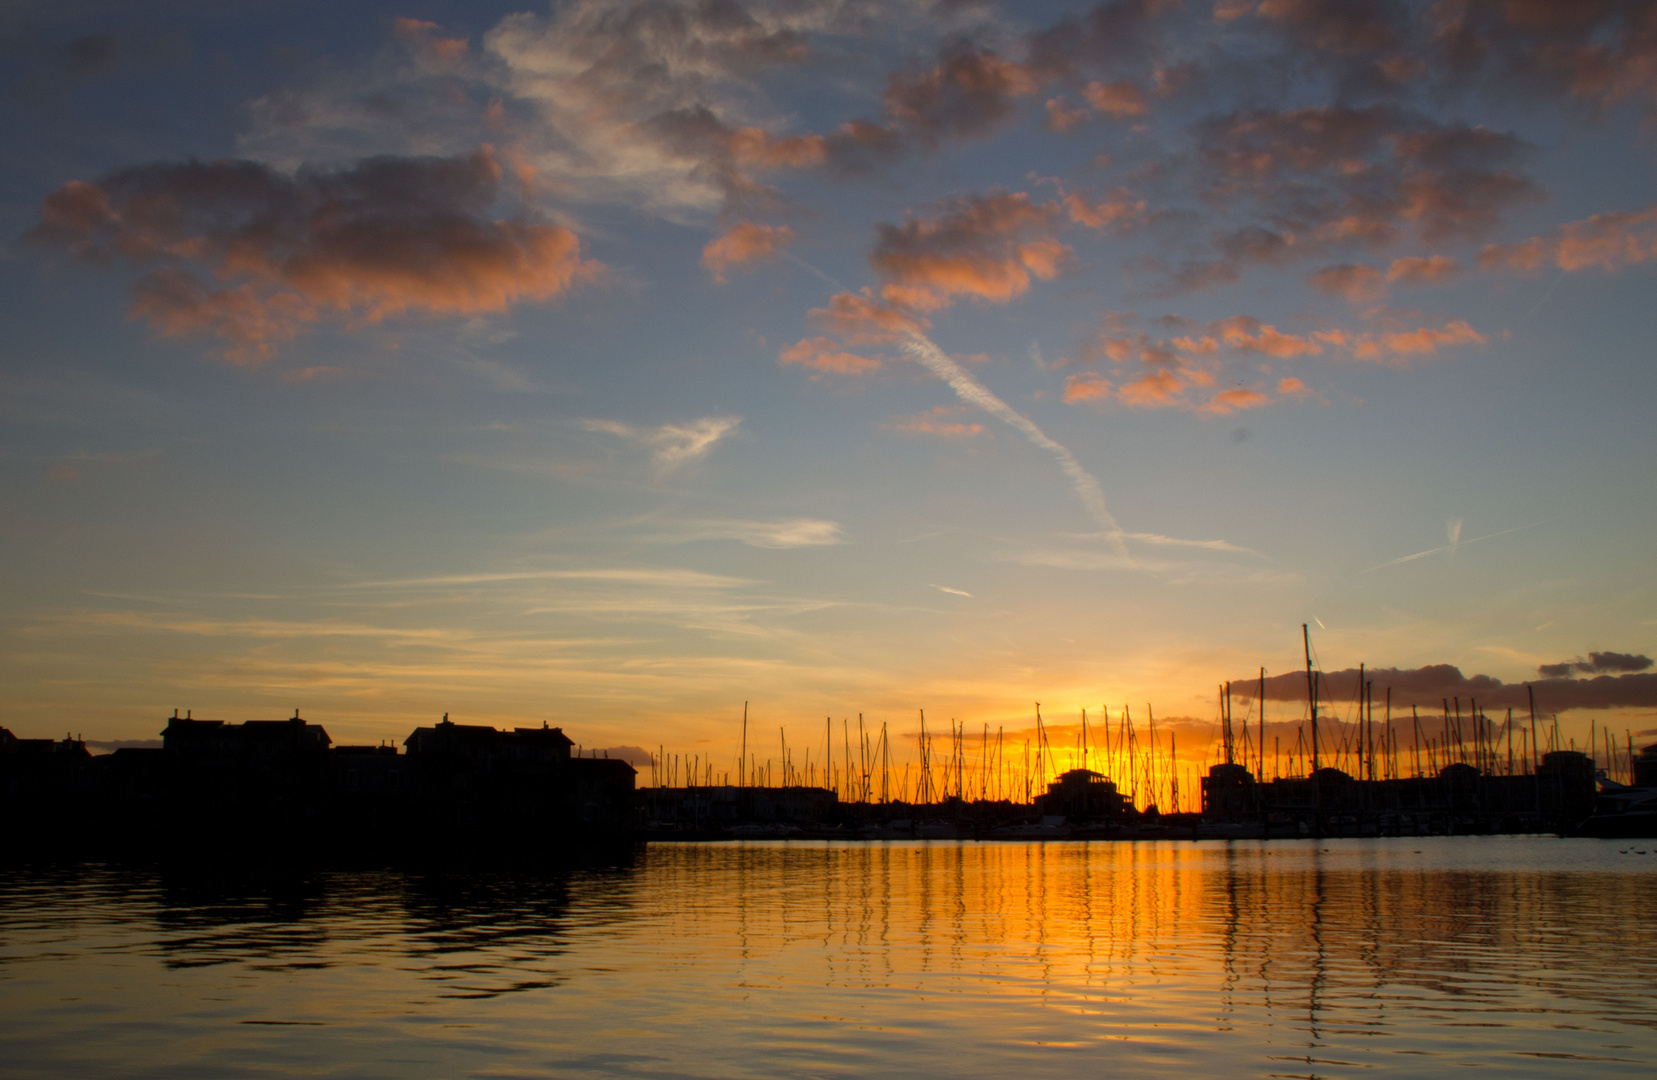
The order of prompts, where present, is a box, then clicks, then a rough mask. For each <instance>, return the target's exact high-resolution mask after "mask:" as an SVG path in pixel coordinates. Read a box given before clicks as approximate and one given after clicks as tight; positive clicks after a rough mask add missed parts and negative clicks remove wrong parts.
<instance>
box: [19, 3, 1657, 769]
mask: <svg viewBox="0 0 1657 1080" xmlns="http://www.w3.org/2000/svg"><path fill="white" fill-rule="evenodd" d="M0 40H3V47H4V48H5V50H6V53H7V55H8V57H9V59H8V62H7V64H6V68H7V70H8V71H9V72H10V74H9V75H8V76H7V77H6V78H7V86H6V87H5V92H6V98H5V101H6V105H5V108H4V117H5V121H4V122H5V124H6V127H7V129H8V138H6V140H5V142H4V145H5V147H6V151H5V156H4V159H3V162H4V164H3V168H0V226H3V230H0V231H3V233H4V236H5V238H6V246H5V249H4V250H5V257H4V259H3V261H0V276H3V277H0V280H3V282H4V288H3V290H0V314H3V324H0V325H3V329H0V386H3V387H4V391H3V393H0V492H3V498H0V503H3V509H0V561H3V565H4V566H5V568H6V569H5V572H4V574H3V575H0V587H3V589H4V598H5V602H4V605H3V614H0V672H3V677H0V685H3V686H4V687H5V689H4V691H3V694H4V700H3V707H4V710H5V720H4V721H3V722H4V723H5V724H6V725H7V726H8V727H11V728H12V729H13V730H14V731H17V732H18V733H19V734H31V735H32V734H48V733H53V732H60V731H62V730H78V731H82V732H85V733H86V734H87V735H88V736H89V737H97V738H103V739H118V738H134V739H137V738H148V737H152V736H153V733H154V732H155V730H157V729H158V726H159V724H158V721H159V718H160V717H162V716H164V715H167V713H168V712H169V711H170V710H171V709H172V708H173V707H175V706H176V707H179V708H186V707H189V708H193V709H194V710H195V712H196V715H208V716H219V717H223V718H225V719H250V718H259V717H268V716H271V715H277V714H282V715H285V714H286V711H287V710H290V709H292V708H293V707H295V706H299V707H302V708H303V709H304V710H305V711H306V713H307V715H311V716H314V717H316V718H317V719H319V720H320V721H321V722H323V723H325V724H326V725H327V726H328V728H329V730H330V731H331V732H333V733H334V735H335V738H336V739H349V740H352V741H375V740H377V739H380V738H390V737H398V738H400V737H401V736H402V735H404V734H406V733H407V731H408V730H409V729H410V728H411V727H412V726H413V725H414V724H415V723H417V722H427V721H429V720H430V719H431V718H433V717H434V716H436V715H439V714H441V713H443V712H449V713H451V714H452V715H454V716H455V717H456V718H465V719H469V720H472V721H474V722H480V723H495V724H514V723H538V722H539V721H541V720H543V719H545V720H550V721H551V722H553V723H555V724H556V723H562V724H563V725H564V726H565V727H566V729H567V730H569V731H570V732H571V733H572V736H573V737H575V738H577V740H578V741H580V742H583V743H584V744H586V745H589V746H591V745H621V744H648V745H657V744H668V745H669V746H670V747H671V746H677V747H679V748H681V749H686V750H696V749H697V748H698V747H701V748H705V750H704V752H711V751H712V750H714V749H719V750H720V751H721V752H723V750H724V749H726V748H727V745H726V744H728V743H731V742H732V740H733V739H734V737H735V730H736V723H737V719H738V718H739V717H740V713H741V708H742V703H743V702H744V701H749V702H751V703H752V705H751V706H750V708H751V711H752V713H753V715H754V716H755V717H756V718H757V719H759V720H760V721H761V722H763V724H764V725H765V726H766V728H767V729H769V728H771V727H774V726H776V725H778V724H788V725H797V726H799V727H800V728H801V729H807V730H815V725H816V724H818V723H819V722H820V720H821V718H822V717H824V716H827V715H832V716H834V717H836V718H837V719H838V718H840V717H844V716H855V715H856V714H857V713H859V712H862V713H864V714H866V715H868V716H869V717H871V718H877V719H880V720H888V721H890V722H892V723H893V724H894V725H898V726H899V727H906V726H908V725H911V724H912V722H913V718H914V717H915V716H916V714H917V711H918V710H920V709H923V708H924V709H926V710H928V713H929V717H937V718H939V719H940V721H942V720H944V719H947V718H950V717H954V718H957V719H960V720H962V721H964V722H966V723H967V725H968V726H969V727H970V728H978V727H979V726H980V725H982V724H989V725H990V726H991V727H992V728H993V727H995V726H996V725H1005V726H1007V727H1008V728H1009V729H1011V728H1013V727H1014V726H1016V725H1023V724H1027V723H1028V722H1029V719H1030V716H1031V713H1032V710H1033V708H1034V703H1035V702H1037V701H1040V702H1042V707H1043V711H1044V713H1046V714H1048V715H1050V716H1057V717H1059V718H1060V719H1066V718H1070V717H1073V716H1074V715H1075V714H1076V713H1077V711H1078V710H1080V709H1081V708H1084V707H1085V708H1089V709H1097V708H1099V707H1101V706H1103V705H1109V706H1110V707H1111V708H1112V709H1113V710H1114V709H1115V708H1117V707H1118V706H1119V705H1120V704H1122V703H1134V706H1135V708H1136V709H1137V708H1138V707H1139V703H1142V702H1150V703H1152V704H1154V706H1155V707H1156V709H1157V711H1158V712H1159V713H1160V714H1163V715H1166V716H1169V717H1188V718H1190V719H1189V724H1190V727H1191V730H1192V731H1193V732H1194V736H1193V737H1194V739H1195V740H1196V741H1197V742H1201V741H1202V739H1204V738H1206V737H1207V733H1208V732H1209V731H1210V730H1211V725H1212V719H1213V705H1212V701H1213V694H1214V686H1215V684H1216V683H1218V682H1220V681H1222V680H1225V679H1227V678H1236V679H1242V678H1245V677H1248V676H1249V675H1250V674H1251V673H1253V672H1255V671H1256V670H1257V669H1258V668H1259V667H1260V666H1265V667H1266V668H1268V669H1269V670H1270V671H1272V672H1285V671H1290V670H1293V669H1295V668H1297V667H1298V665H1299V663H1300V658H1299V649H1300V635H1299V628H1300V624H1301V623H1303V622H1311V623H1312V626H1313V631H1314V635H1315V637H1314V641H1315V644H1316V645H1317V647H1318V650H1319V658H1320V661H1321V662H1322V664H1323V666H1324V667H1325V668H1326V669H1328V670H1330V671H1334V670H1338V669H1344V668H1347V667H1349V666H1356V664H1357V663H1358V662H1360V661H1364V662H1366V663H1368V664H1370V665H1371V666H1384V667H1397V668H1400V669H1416V668H1420V667H1423V666H1427V665H1436V664H1451V665H1455V666H1456V667H1459V668H1460V669H1461V670H1462V672H1463V673H1464V674H1465V675H1468V676H1471V675H1473V674H1475V673H1481V674H1486V675H1489V676H1492V677H1494V678H1496V679H1499V680H1502V681H1503V682H1506V683H1514V682H1521V681H1525V680H1530V679H1535V678H1537V675H1538V667H1539V665H1541V664H1545V663H1553V662H1557V661H1561V660H1567V659H1573V658H1577V657H1585V656H1587V655H1588V653H1589V652H1591V651H1602V652H1603V651H1613V652H1617V653H1622V654H1627V655H1628V656H1630V657H1635V658H1638V657H1642V656H1644V655H1645V654H1648V653H1650V652H1651V650H1652V646H1653V644H1654V641H1653V638H1654V636H1657V607H1654V598H1653V595H1652V589H1651V584H1650V582H1651V570H1652V555H1651V552H1652V550H1653V548H1652V545H1651V543H1650V539H1649V538H1650V537H1651V536H1652V535H1653V527H1654V525H1657V522H1654V520H1653V518H1654V513H1653V509H1652V507H1653V499H1652V495H1653V481H1652V477H1651V462H1652V461H1653V460H1657V454H1654V447H1653V432H1652V425H1651V423H1650V420H1649V416H1650V405H1649V403H1650V401H1651V400H1652V391H1653V389H1654V387H1653V382H1654V378H1653V374H1652V365H1651V352H1652V350H1651V344H1650V341H1651V336H1650V330H1649V308H1650V303H1651V297H1652V295H1653V292H1652V284H1653V277H1652V273H1653V270H1652V267H1653V259H1654V257H1657V203H1654V202H1653V198H1654V190H1657V189H1654V185H1653V183H1652V176H1653V173H1652V153H1653V136H1652V131H1653V128H1652V120H1653V119H1654V117H1657V74H1654V72H1657V59H1654V58H1657V45H1654V41H1657V15H1654V14H1653V6H1652V5H1650V4H1645V3H1615V2H1610V0H1607V2H1604V3H1586V4H1583V3H1578V4H1545V3H1537V4H1520V3H1500V2H1477V0H1468V2H1466V3H1455V4H1439V5H1426V4H1408V3H1384V2H1374V3H1347V4H1330V3H1321V2H1316V0H1265V2H1263V3H1248V2H1241V0H1239V2H1231V0H1225V2H1222V3H1220V4H1217V5H1215V4H1210V3H1206V2H1190V3H1184V4H1180V3H1156V2H1150V0H1145V2H1139V3H1112V4H1103V5H1096V6H1088V5H1065V4H1051V5H1024V4H1021V5H1008V6H999V5H993V4H981V5H974V4H944V5H930V4H921V3H915V4H858V3H849V2H847V3H840V2H832V0H822V2H806V0H799V2H788V3H778V4H749V5H740V4H737V3H730V4H684V5H681V4H674V3H666V2H663V3H657V4H620V3H614V4H599V3H587V4H555V5H553V6H551V7H550V8H549V7H544V6H543V7H539V8H534V9H524V8H517V7H513V6H511V5H495V6H482V5H468V6H464V7H449V6H444V5H438V4H421V5H414V6H386V7H379V6H372V5H360V6H359V5H351V6H349V7H348V8H346V9H340V8H338V7H337V6H327V7H324V6H322V5H302V4H283V5H272V4H254V3H248V4H233V5H224V4H215V5H205V4H199V5H198V4H192V3H171V4H162V5H153V4H152V5H143V6H141V7H138V6H127V5H121V4H83V5H64V4H54V5H28V4H25V5H22V6H16V7H13V8H12V9H11V10H10V13H9V14H7V15H6V16H4V17H3V22H0ZM1422 553H1429V554H1422ZM1410 556H1419V557H1416V558H1409V557H1410ZM1584 674H1586V672H1585V673H1584ZM1616 677H1617V678H1620V679H1624V680H1625V681H1624V682H1623V683H1619V684H1618V685H1619V686H1620V687H1622V689H1620V690H1618V691H1617V692H1616V693H1615V694H1613V695H1612V696H1611V697H1610V698H1607V699H1605V701H1597V699H1596V702H1597V706H1596V707H1595V708H1591V709H1590V708H1587V707H1584V704H1583V703H1584V702H1585V701H1586V700H1587V699H1585V698H1581V699H1579V698H1578V697H1572V696H1571V693H1572V692H1571V690H1570V688H1565V689H1562V690H1560V691H1559V694H1558V695H1556V700H1555V708H1558V709H1566V710H1569V711H1568V712H1567V714H1566V715H1567V720H1568V723H1569V724H1571V725H1575V728H1577V729H1580V728H1583V727H1585V725H1586V724H1587V723H1588V722H1589V721H1590V720H1595V721H1597V722H1603V723H1606V724H1609V725H1610V726H1611V727H1612V728H1613V729H1614V730H1618V731H1621V730H1623V729H1625V728H1629V729H1632V730H1634V731H1635V732H1636V733H1638V732H1639V731H1641V730H1646V731H1648V732H1651V731H1653V730H1654V728H1657V725H1654V722H1653V714H1654V708H1657V697H1654V696H1653V694H1652V691H1651V689H1650V687H1648V686H1646V685H1645V684H1646V682H1648V681H1649V680H1650V678H1651V676H1650V675H1649V674H1645V673H1642V672H1641V670H1640V669H1639V667H1638V665H1636V666H1634V667H1625V668H1623V669H1618V671H1617V673H1616ZM1431 700H1436V698H1431ZM1606 701H1609V702H1611V703H1610V704H1606V703H1605V702H1606ZM1591 704H1593V703H1591ZM1281 708H1283V709H1284V710H1285V712H1286V713H1287V712H1289V711H1290V709H1289V707H1288V706H1281Z"/></svg>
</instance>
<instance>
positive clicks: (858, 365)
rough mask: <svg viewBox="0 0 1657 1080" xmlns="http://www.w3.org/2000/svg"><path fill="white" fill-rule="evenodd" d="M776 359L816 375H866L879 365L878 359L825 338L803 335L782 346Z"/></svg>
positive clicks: (878, 368)
mask: <svg viewBox="0 0 1657 1080" xmlns="http://www.w3.org/2000/svg"><path fill="white" fill-rule="evenodd" d="M777 360H778V361H780V362H781V363H784V364H794V365H797V366H799V367H803V368H807V369H808V370H810V371H812V372H813V373H814V374H813V375H812V378H814V379H815V378H817V377H818V376H820V375H867V374H869V373H870V372H873V371H879V370H880V369H881V367H882V366H883V365H882V364H881V362H880V361H879V360H876V359H872V358H870V357H867V356H859V355H857V354H856V353H850V352H847V351H845V350H844V349H842V348H841V347H840V346H839V345H838V344H836V343H835V342H833V341H831V340H829V339H828V338H825V337H813V338H804V339H802V340H800V341H798V342H796V343H795V344H793V345H791V346H789V347H788V348H786V349H784V350H783V351H782V352H781V353H780V354H779V355H778V356H777Z"/></svg>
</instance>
